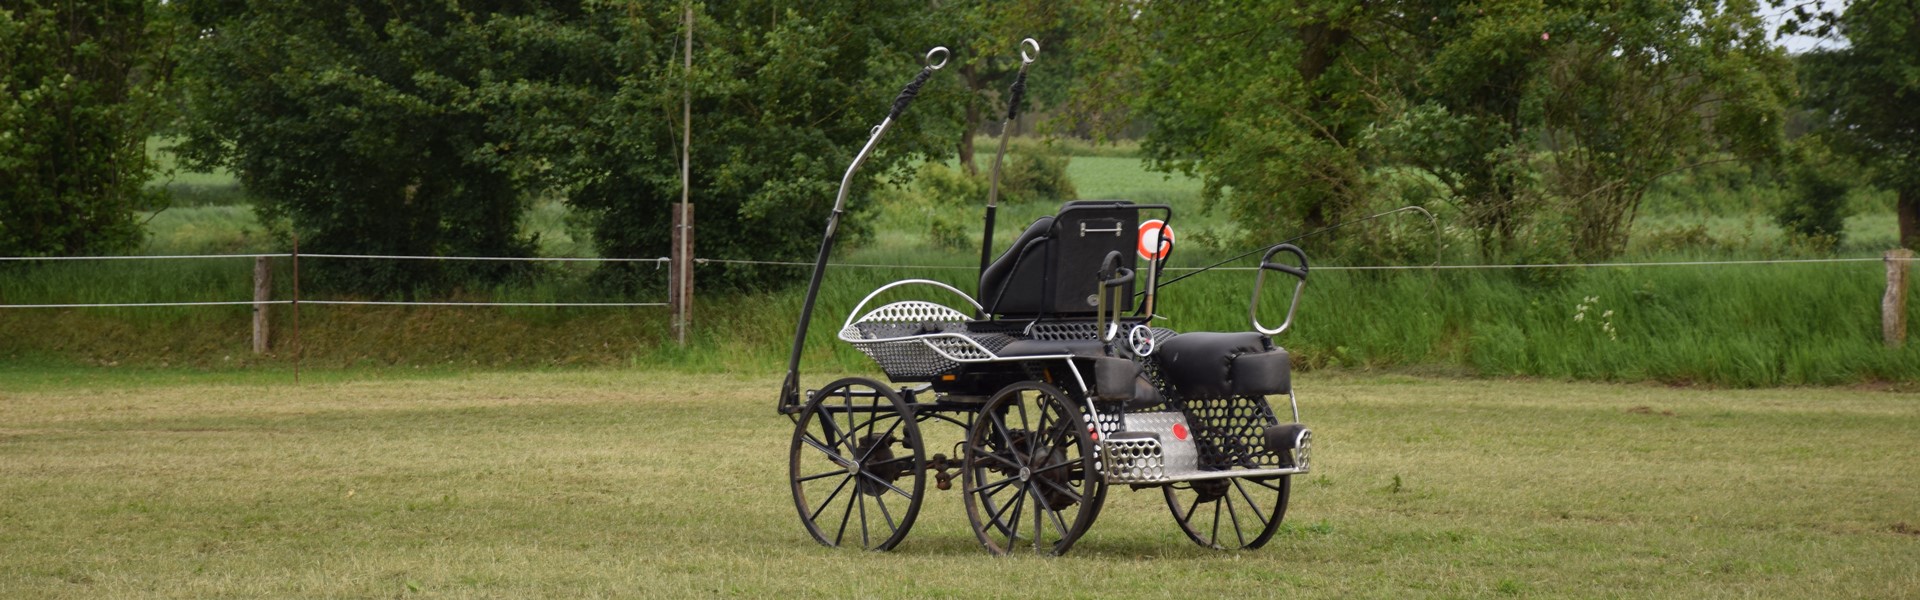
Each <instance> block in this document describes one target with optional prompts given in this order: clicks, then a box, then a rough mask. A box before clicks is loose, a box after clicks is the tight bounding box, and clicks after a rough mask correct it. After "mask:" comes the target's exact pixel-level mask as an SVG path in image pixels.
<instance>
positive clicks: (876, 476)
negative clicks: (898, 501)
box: [860, 469, 913, 500]
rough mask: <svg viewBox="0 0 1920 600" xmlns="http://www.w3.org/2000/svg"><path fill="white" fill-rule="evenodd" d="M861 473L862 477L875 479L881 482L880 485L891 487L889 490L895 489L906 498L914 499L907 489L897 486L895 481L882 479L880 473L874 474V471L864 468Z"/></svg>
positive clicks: (895, 491)
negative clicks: (894, 483)
mask: <svg viewBox="0 0 1920 600" xmlns="http://www.w3.org/2000/svg"><path fill="white" fill-rule="evenodd" d="M860 475H861V476H862V477H866V478H867V479H871V480H873V481H874V482H875V483H878V484H880V485H884V486H887V489H889V490H893V491H894V493H897V494H900V495H901V496H902V497H905V498H906V499H908V500H912V499H913V494H909V493H907V492H906V490H902V489H900V488H898V487H895V486H894V485H893V482H891V481H887V480H885V479H881V478H880V476H879V475H875V474H873V473H870V472H868V471H866V470H865V469H862V470H861V471H860Z"/></svg>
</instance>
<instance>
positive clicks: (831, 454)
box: [800, 437, 853, 463]
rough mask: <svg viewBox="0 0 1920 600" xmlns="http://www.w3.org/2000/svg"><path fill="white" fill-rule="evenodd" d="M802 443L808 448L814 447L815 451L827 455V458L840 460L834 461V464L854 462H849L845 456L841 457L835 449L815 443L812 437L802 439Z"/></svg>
mask: <svg viewBox="0 0 1920 600" xmlns="http://www.w3.org/2000/svg"><path fill="white" fill-rule="evenodd" d="M800 442H801V443H803V444H806V445H808V446H812V447H813V449H815V450H819V451H820V453H821V454H825V455H827V457H829V458H834V459H838V460H836V461H834V462H836V463H837V462H841V461H845V462H849V463H851V462H853V461H852V460H848V459H847V457H845V456H841V455H840V453H839V452H836V451H834V449H833V448H828V447H826V446H822V445H820V442H816V441H813V438H812V437H804V438H800Z"/></svg>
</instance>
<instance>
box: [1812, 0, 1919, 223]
mask: <svg viewBox="0 0 1920 600" xmlns="http://www.w3.org/2000/svg"><path fill="white" fill-rule="evenodd" d="M1801 14H1802V15H1803V17H1804V19H1805V20H1806V21H1807V22H1812V21H1814V20H1816V19H1817V20H1819V21H1821V22H1823V23H1831V24H1834V25H1837V29H1834V30H1833V31H1837V32H1838V33H1839V34H1841V35H1844V36H1845V38H1846V40H1847V42H1848V43H1847V47H1846V48H1844V49H1840V50H1822V51H1815V52H1812V53H1809V54H1808V55H1806V56H1804V57H1803V59H1802V63H1801V64H1802V67H1803V68H1804V69H1805V75H1804V81H1805V82H1806V102H1807V104H1808V105H1809V106H1811V107H1812V108H1814V109H1815V115H1814V120H1815V122H1816V124H1817V126H1818V127H1819V128H1820V129H1821V130H1822V131H1824V132H1825V133H1826V134H1828V135H1829V136H1830V137H1831V138H1832V139H1833V140H1834V141H1835V147H1836V149H1838V150H1840V151H1842V152H1844V153H1846V154H1849V155H1851V156H1852V157H1853V158H1854V159H1855V160H1857V161H1859V162H1860V163H1862V164H1864V165H1867V166H1869V167H1871V168H1873V170H1874V173H1875V175H1874V182H1875V183H1876V184H1878V185H1881V186H1884V187H1886V188H1888V189H1891V190H1893V191H1894V194H1895V196H1896V198H1897V200H1896V212H1897V213H1898V216H1899V222H1900V245H1901V246H1905V247H1907V248H1920V2H1914V1H1912V0H1854V2H1853V3H1852V4H1851V5H1849V6H1848V7H1847V8H1846V9H1845V11H1844V12H1843V13H1841V14H1839V15H1837V17H1836V16H1834V15H1825V16H1826V18H1825V19H1818V17H1819V16H1820V15H1813V14H1808V13H1806V12H1805V11H1804V10H1802V11H1801ZM1789 26H1790V29H1795V30H1797V28H1798V27H1799V26H1801V24H1797V23H1790V24H1789Z"/></svg>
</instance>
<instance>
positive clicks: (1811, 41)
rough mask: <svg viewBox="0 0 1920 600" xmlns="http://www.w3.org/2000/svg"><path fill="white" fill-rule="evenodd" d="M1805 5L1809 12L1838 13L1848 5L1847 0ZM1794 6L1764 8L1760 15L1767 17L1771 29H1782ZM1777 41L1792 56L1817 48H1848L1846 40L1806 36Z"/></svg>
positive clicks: (1813, 1) (1821, 0)
mask: <svg viewBox="0 0 1920 600" xmlns="http://www.w3.org/2000/svg"><path fill="white" fill-rule="evenodd" d="M1805 5H1806V7H1807V9H1808V10H1809V11H1827V10H1834V11H1838V10H1844V9H1845V8H1846V6H1847V3H1846V0H1808V1H1806V2H1805ZM1792 6H1794V5H1793V4H1789V5H1788V8H1785V9H1777V10H1776V9H1773V8H1768V7H1764V6H1763V7H1762V8H1761V9H1760V14H1762V15H1765V16H1766V18H1767V25H1768V26H1769V27H1772V28H1776V29H1777V28H1779V27H1780V23H1781V22H1783V21H1785V17H1786V16H1787V15H1789V14H1791V12H1792V10H1791V8H1792ZM1775 41H1776V42H1779V44H1780V45H1782V46H1786V47H1787V52H1788V53H1791V54H1799V53H1802V52H1806V51H1808V50H1814V49H1817V48H1824V49H1828V50H1836V49H1840V48H1845V47H1847V41H1846V40H1844V39H1838V38H1833V39H1828V38H1817V37H1810V36H1804V35H1795V36H1782V37H1778V38H1776V39H1775Z"/></svg>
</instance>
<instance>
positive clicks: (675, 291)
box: [667, 202, 693, 346]
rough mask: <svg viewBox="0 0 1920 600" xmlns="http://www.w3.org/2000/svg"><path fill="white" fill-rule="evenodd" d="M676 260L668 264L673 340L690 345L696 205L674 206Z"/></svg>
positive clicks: (673, 242)
mask: <svg viewBox="0 0 1920 600" xmlns="http://www.w3.org/2000/svg"><path fill="white" fill-rule="evenodd" d="M671 243H672V244H673V256H672V257H671V258H670V259H669V261H668V263H667V304H668V305H669V307H668V308H669V310H670V311H672V312H673V339H674V341H675V342H676V343H678V344H680V345H682V346H685V345H687V330H689V329H692V328H693V204H692V203H688V202H679V203H675V204H674V205H673V236H672V240H671Z"/></svg>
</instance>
